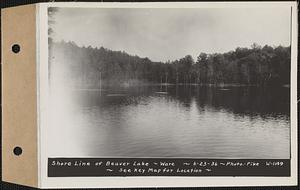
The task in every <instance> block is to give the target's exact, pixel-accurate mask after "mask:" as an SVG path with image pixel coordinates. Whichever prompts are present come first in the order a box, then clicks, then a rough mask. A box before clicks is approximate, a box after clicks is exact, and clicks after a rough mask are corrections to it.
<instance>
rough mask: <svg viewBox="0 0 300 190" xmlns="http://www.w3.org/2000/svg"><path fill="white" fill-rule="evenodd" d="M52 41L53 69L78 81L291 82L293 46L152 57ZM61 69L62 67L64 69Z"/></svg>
mask: <svg viewBox="0 0 300 190" xmlns="http://www.w3.org/2000/svg"><path fill="white" fill-rule="evenodd" d="M49 43H50V49H49V50H50V51H49V56H50V57H49V59H50V64H49V65H50V67H49V69H50V73H51V72H52V74H53V75H57V74H59V73H60V74H61V75H60V76H62V75H65V76H66V75H69V76H68V77H70V78H72V81H73V82H75V83H76V84H75V85H76V86H80V87H99V85H122V84H128V85H131V84H133V85H134V84H138V83H139V84H140V83H170V84H202V85H207V84H210V85H222V84H236V85H283V84H289V83H290V62H291V54H290V47H282V46H278V47H271V46H268V45H265V46H263V47H261V46H259V45H257V44H255V43H254V44H253V45H252V46H251V48H240V47H238V48H236V49H235V50H234V51H230V52H227V53H214V54H206V53H200V54H199V56H198V57H197V60H196V61H195V60H193V58H192V56H190V55H187V56H185V57H183V58H181V59H179V60H175V61H167V62H154V61H151V60H150V59H149V58H141V57H138V56H133V55H129V54H127V53H126V52H121V51H112V50H109V49H106V48H103V47H101V48H92V47H79V46H77V45H76V44H75V43H74V42H59V43H57V42H52V41H51V40H50V41H49ZM60 70H61V71H60Z"/></svg>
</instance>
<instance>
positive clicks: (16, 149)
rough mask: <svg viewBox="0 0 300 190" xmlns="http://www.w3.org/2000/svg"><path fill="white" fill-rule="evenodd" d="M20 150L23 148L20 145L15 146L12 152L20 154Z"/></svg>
mask: <svg viewBox="0 0 300 190" xmlns="http://www.w3.org/2000/svg"><path fill="white" fill-rule="evenodd" d="M22 152H23V150H22V148H21V147H18V146H16V147H15V148H14V154H15V155H16V156H20V155H21V154H22Z"/></svg>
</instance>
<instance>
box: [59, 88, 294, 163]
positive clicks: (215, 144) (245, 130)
mask: <svg viewBox="0 0 300 190" xmlns="http://www.w3.org/2000/svg"><path fill="white" fill-rule="evenodd" d="M289 90H290V89H289V88H259V87H226V88H225V89H222V88H216V87H199V86H177V87H176V86H144V87H132V88H123V89H104V90H101V91H99V90H76V91H73V94H76V95H77V99H76V106H75V108H74V110H73V112H72V116H73V117H72V118H73V119H72V120H73V121H72V122H74V123H76V124H75V125H76V126H72V129H73V130H76V131H77V133H76V135H75V136H76V138H74V139H75V140H74V142H72V144H71V143H70V145H69V146H76V147H77V149H78V150H77V152H76V155H77V156H78V155H82V156H95V157H101V156H103V157H199V158H289V157H290V143H289V138H290V116H289V108H290V106H289ZM74 134H75V133H74ZM74 143H75V144H74ZM65 146H68V145H67V144H65ZM71 149H72V148H70V149H69V150H71ZM78 151H79V152H78ZM74 154H75V153H74Z"/></svg>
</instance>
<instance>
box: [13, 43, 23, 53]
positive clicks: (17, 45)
mask: <svg viewBox="0 0 300 190" xmlns="http://www.w3.org/2000/svg"><path fill="white" fill-rule="evenodd" d="M11 50H12V51H13V52H14V53H19V52H20V51H21V47H20V45H19V44H14V45H13V46H12V48H11Z"/></svg>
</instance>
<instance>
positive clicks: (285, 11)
mask: <svg viewBox="0 0 300 190" xmlns="http://www.w3.org/2000/svg"><path fill="white" fill-rule="evenodd" d="M53 29H54V39H55V40H56V41H59V40H65V41H74V42H75V43H76V44H78V45H80V46H83V45H84V46H89V45H91V46H92V47H101V46H103V47H105V48H109V49H111V50H121V51H126V52H127V53H129V54H132V55H138V56H140V57H149V58H150V59H151V60H154V61H166V60H175V59H179V58H181V57H183V56H185V55H188V54H190V55H192V56H193V57H194V59H196V57H197V55H199V53H200V52H205V53H223V52H227V51H230V50H234V49H235V48H236V47H250V45H251V44H252V43H253V42H256V43H258V44H259V45H265V44H268V45H271V46H273V45H276V46H277V45H283V46H289V45H290V9H289V8H280V9H279V8H276V9H274V8H272V9H271V8H270V9H266V8H255V9H254V8H252V9H251V8H248V9H246V8H244V9H241V8H239V9H237V8H226V9H225V8H223V9H221V8H215V9H207V8H206V9H204V8H202V9H199V8H192V9H149V8H148V9H129V8H123V9H110V8H105V9H103V8H102V9H101V8H61V9H59V11H58V12H57V13H56V15H55V24H54V26H53Z"/></svg>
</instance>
